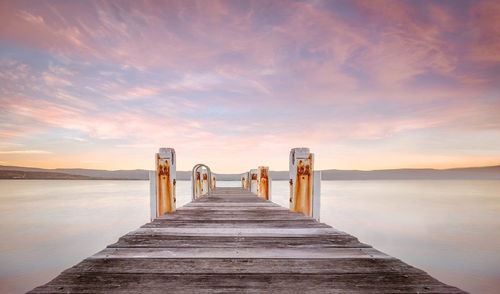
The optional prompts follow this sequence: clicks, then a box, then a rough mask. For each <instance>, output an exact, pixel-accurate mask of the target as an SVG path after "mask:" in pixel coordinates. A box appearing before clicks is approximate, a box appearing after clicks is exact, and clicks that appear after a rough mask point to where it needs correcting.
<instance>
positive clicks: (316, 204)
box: [312, 171, 321, 221]
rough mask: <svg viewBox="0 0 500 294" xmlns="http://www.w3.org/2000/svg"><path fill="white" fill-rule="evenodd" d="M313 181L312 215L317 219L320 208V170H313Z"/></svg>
mask: <svg viewBox="0 0 500 294" xmlns="http://www.w3.org/2000/svg"><path fill="white" fill-rule="evenodd" d="M313 181H314V184H313V198H312V201H313V205H312V206H313V212H312V217H314V218H315V219H316V220H317V221H319V212H320V208H321V171H314V175H313Z"/></svg>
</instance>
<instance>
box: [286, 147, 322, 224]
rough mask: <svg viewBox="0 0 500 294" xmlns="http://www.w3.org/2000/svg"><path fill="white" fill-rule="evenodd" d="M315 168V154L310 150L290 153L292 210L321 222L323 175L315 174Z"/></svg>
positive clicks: (296, 150) (295, 149) (298, 150)
mask: <svg viewBox="0 0 500 294" xmlns="http://www.w3.org/2000/svg"><path fill="white" fill-rule="evenodd" d="M313 167H314V154H313V153H311V152H310V151H309V148H293V149H292V150H291V151H290V210H291V211H294V212H300V213H303V214H305V215H307V216H312V217H314V218H315V219H317V220H319V210H320V207H319V204H320V193H321V187H320V185H321V174H320V173H314V168H313ZM315 177H316V178H317V179H314V178H315ZM314 191H316V193H315V192H314Z"/></svg>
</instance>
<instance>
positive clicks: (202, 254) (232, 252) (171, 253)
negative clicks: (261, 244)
mask: <svg viewBox="0 0 500 294" xmlns="http://www.w3.org/2000/svg"><path fill="white" fill-rule="evenodd" d="M89 258H308V259H313V258H394V257H391V256H389V255H386V254H384V253H382V252H380V251H377V250H375V249H373V248H328V247H326V248H312V249H311V248H266V249H263V248H245V247H242V248H199V247H198V248H151V247H148V248H106V249H104V250H102V251H100V252H98V253H96V254H94V255H92V256H91V257H89Z"/></svg>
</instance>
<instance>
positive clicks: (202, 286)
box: [31, 188, 464, 293]
mask: <svg viewBox="0 0 500 294" xmlns="http://www.w3.org/2000/svg"><path fill="white" fill-rule="evenodd" d="M124 217H126V216H124ZM75 292H77V293H98V292H100V293H138V292H147V293H213V292H217V293H220V292H225V293H226V292H227V293H235V292H259V293H260V292H272V293H280V292H281V293H464V292H463V291H461V290H460V289H457V288H455V287H451V286H448V285H445V284H443V283H441V282H439V281H437V280H436V279H434V278H432V277H431V276H429V275H427V274H426V273H425V272H423V271H421V270H419V269H416V268H414V267H412V266H409V265H407V264H405V263H403V262H401V261H400V260H398V259H396V258H393V257H391V256H388V255H386V254H384V253H382V252H380V251H377V250H375V249H373V248H372V247H371V246H369V245H366V244H363V243H360V242H359V241H358V240H357V239H356V238H355V237H353V236H351V235H348V234H346V233H343V232H340V231H338V230H335V229H333V228H332V227H330V226H328V225H325V224H323V223H319V222H317V221H315V220H314V219H312V218H310V217H306V216H304V215H301V214H298V213H292V212H289V211H288V209H286V208H283V207H281V206H279V205H277V204H274V203H272V202H270V201H266V200H264V199H262V198H258V197H257V196H255V195H254V194H251V193H250V192H248V191H246V190H243V189H240V188H217V189H216V191H215V192H214V193H213V195H212V196H210V197H206V196H205V197H202V198H200V199H198V200H196V201H194V202H191V203H189V204H187V205H185V206H183V207H181V208H179V209H178V210H177V211H176V212H175V213H171V214H167V215H164V216H162V217H160V218H159V219H157V220H155V221H153V222H151V223H148V224H146V225H144V226H142V227H141V228H139V229H138V230H136V231H133V232H131V233H129V234H127V235H125V236H123V237H121V238H120V239H119V240H118V242H117V243H115V244H112V245H110V246H108V247H107V248H106V249H104V250H103V251H101V252H98V253H97V254H95V255H93V256H91V257H89V258H87V259H85V260H83V261H82V262H81V263H79V264H77V265H75V266H74V267H72V268H70V269H67V270H66V271H64V272H63V273H61V275H59V276H58V277H56V278H55V279H54V280H52V281H51V282H49V283H47V284H46V285H43V286H40V287H37V288H35V289H33V290H32V291H31V293H75Z"/></svg>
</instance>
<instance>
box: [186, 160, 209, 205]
mask: <svg viewBox="0 0 500 294" xmlns="http://www.w3.org/2000/svg"><path fill="white" fill-rule="evenodd" d="M200 167H204V168H206V169H207V174H208V196H210V194H211V191H212V172H211V171H210V168H209V167H208V166H207V165H205V164H203V163H198V164H197V165H195V166H194V167H193V170H192V172H191V187H192V189H193V190H192V195H191V196H192V197H191V198H192V200H195V199H196V181H195V178H196V171H197V170H198V169H199V168H200ZM200 196H201V195H200Z"/></svg>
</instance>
